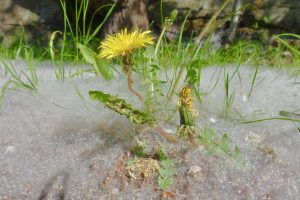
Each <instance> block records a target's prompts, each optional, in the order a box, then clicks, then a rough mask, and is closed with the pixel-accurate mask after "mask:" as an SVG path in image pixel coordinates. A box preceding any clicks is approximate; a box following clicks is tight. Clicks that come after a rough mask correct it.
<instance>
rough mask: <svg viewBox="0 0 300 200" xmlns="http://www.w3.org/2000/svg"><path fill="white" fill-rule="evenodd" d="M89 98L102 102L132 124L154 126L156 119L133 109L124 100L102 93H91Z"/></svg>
mask: <svg viewBox="0 0 300 200" xmlns="http://www.w3.org/2000/svg"><path fill="white" fill-rule="evenodd" d="M89 96H90V98H91V99H93V100H98V101H100V102H102V103H103V104H104V105H105V106H106V107H108V108H109V109H111V110H113V111H115V112H117V113H119V114H120V115H124V116H125V117H127V118H128V119H129V120H130V121H131V122H132V123H135V124H146V123H147V124H153V123H155V121H156V120H155V119H154V118H153V117H151V116H150V115H148V114H147V113H145V112H142V111H140V110H138V109H135V108H133V107H132V105H131V104H129V103H127V102H126V101H125V100H124V99H119V98H118V97H116V96H113V95H110V94H105V93H103V92H101V91H89Z"/></svg>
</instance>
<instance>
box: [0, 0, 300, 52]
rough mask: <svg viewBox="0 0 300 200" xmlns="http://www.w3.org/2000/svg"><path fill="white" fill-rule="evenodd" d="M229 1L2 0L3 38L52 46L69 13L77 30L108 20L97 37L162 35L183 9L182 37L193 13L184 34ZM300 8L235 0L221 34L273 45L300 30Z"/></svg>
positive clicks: (285, 0) (288, 0)
mask: <svg viewBox="0 0 300 200" xmlns="http://www.w3.org/2000/svg"><path fill="white" fill-rule="evenodd" d="M82 1H85V3H84V4H83V5H84V7H81V6H82ZM223 3H224V1H223V0H162V1H160V0H118V1H113V0H89V1H86V0H70V1H64V0H1V1H0V42H1V43H2V45H4V46H5V47H11V46H13V45H14V44H15V43H16V42H18V41H19V40H20V38H22V40H23V41H25V42H26V43H28V44H31V43H33V44H39V45H46V44H47V43H48V41H49V37H50V35H51V33H52V32H53V31H55V30H60V31H63V29H64V23H66V22H65V21H64V16H68V22H67V23H69V24H70V26H71V27H73V28H74V30H75V29H76V26H87V25H91V31H92V30H95V29H96V28H97V27H98V26H99V24H100V23H102V22H103V26H102V27H101V30H99V31H98V32H97V35H96V37H97V38H103V37H104V36H105V35H106V34H108V33H115V32H118V30H120V29H122V28H124V27H128V28H130V29H133V28H142V29H147V28H148V27H150V29H151V30H152V31H153V32H154V33H157V34H159V33H160V31H161V30H162V23H163V22H164V19H165V17H166V16H169V14H170V13H171V11H172V10H174V9H177V10H178V17H177V18H176V21H175V22H174V23H173V24H172V25H171V26H168V28H167V31H166V37H167V39H168V40H170V41H172V40H175V39H176V38H177V37H178V35H179V32H180V27H181V25H182V23H183V21H184V19H185V17H186V16H187V15H188V16H187V21H186V25H185V27H184V37H187V38H189V37H191V36H192V35H194V36H195V37H196V35H197V34H199V32H200V31H201V30H202V29H203V27H204V25H205V24H206V23H207V21H208V20H209V19H210V18H211V17H212V16H213V14H214V13H215V12H216V11H217V10H218V9H219V8H220V7H221V5H222V4H223ZM112 6H113V9H111V8H112ZM64 8H65V9H64ZM80 9H86V11H87V12H86V16H85V17H83V15H81V16H80V15H78V11H80ZM235 10H238V12H234V11H235ZM110 11H111V12H110ZM299 11H300V1H299V0H232V1H231V2H229V4H228V5H227V6H226V7H225V8H224V9H223V10H222V13H221V14H220V15H219V16H218V20H217V21H218V25H217V29H216V32H217V33H219V37H220V38H221V39H222V43H223V44H225V43H228V42H229V43H230V42H233V41H235V40H240V39H243V40H258V41H260V42H263V43H270V36H271V35H273V34H278V33H286V32H288V33H296V34H299V33H300V12H299ZM189 12H190V13H189ZM188 13H189V14H188ZM83 19H84V22H83V21H82V20H83ZM84 24H85V25H84ZM81 28H83V27H81ZM77 29H78V28H77Z"/></svg>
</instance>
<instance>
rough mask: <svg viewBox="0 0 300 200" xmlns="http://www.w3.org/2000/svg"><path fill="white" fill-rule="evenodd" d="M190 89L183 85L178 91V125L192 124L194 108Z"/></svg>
mask: <svg viewBox="0 0 300 200" xmlns="http://www.w3.org/2000/svg"><path fill="white" fill-rule="evenodd" d="M191 92H192V89H191V88H190V87H184V88H182V89H181V91H180V93H179V100H178V107H179V115H180V125H185V126H193V125H194V118H195V113H196V112H195V110H194V108H193V98H192V94H191Z"/></svg>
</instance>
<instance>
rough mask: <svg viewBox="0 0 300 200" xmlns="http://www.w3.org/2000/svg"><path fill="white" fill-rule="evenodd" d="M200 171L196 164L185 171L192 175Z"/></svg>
mask: <svg viewBox="0 0 300 200" xmlns="http://www.w3.org/2000/svg"><path fill="white" fill-rule="evenodd" d="M201 171H202V168H201V167H200V166H198V165H194V166H192V167H191V168H190V170H189V171H188V172H187V174H188V175H190V176H191V175H194V174H198V173H199V172H201Z"/></svg>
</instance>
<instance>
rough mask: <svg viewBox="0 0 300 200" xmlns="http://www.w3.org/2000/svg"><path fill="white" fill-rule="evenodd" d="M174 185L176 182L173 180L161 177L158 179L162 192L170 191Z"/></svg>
mask: <svg viewBox="0 0 300 200" xmlns="http://www.w3.org/2000/svg"><path fill="white" fill-rule="evenodd" d="M174 183H175V180H174V179H173V178H162V177H161V176H159V177H158V186H159V188H160V189H162V190H167V189H169V188H170V187H171V186H172V185H173V184H174Z"/></svg>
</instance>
